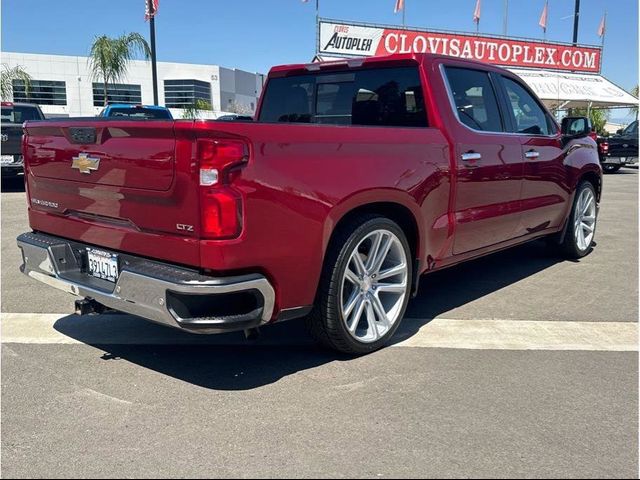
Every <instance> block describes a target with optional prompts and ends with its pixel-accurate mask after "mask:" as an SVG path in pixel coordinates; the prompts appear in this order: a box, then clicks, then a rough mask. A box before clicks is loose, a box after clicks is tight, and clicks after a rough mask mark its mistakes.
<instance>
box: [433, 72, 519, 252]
mask: <svg viewBox="0 0 640 480" xmlns="http://www.w3.org/2000/svg"><path fill="white" fill-rule="evenodd" d="M445 74H446V77H447V80H448V84H449V90H450V94H451V96H452V97H453V98H452V100H453V103H454V106H455V110H456V114H457V117H458V120H459V121H456V122H454V123H455V125H454V130H455V131H454V132H453V135H454V138H455V139H456V140H457V143H456V153H455V154H456V162H457V165H456V166H457V168H456V174H457V180H456V194H455V206H454V208H455V219H456V231H455V239H454V245H453V253H454V254H456V255H457V254H462V253H466V252H471V251H473V250H478V249H481V248H485V247H490V246H491V245H495V244H498V243H500V242H503V241H505V240H509V239H511V238H513V236H514V235H515V232H516V229H517V226H518V224H519V221H520V189H521V185H522V170H523V160H522V147H521V145H520V140H519V139H518V137H517V136H515V135H507V134H505V133H504V132H505V122H504V119H503V118H502V116H501V111H500V108H499V107H498V97H497V95H496V85H495V81H494V79H493V75H492V74H489V72H486V71H483V70H474V69H469V68H458V67H446V68H445Z"/></svg>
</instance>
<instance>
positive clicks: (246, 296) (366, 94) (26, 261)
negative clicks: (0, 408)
mask: <svg viewBox="0 0 640 480" xmlns="http://www.w3.org/2000/svg"><path fill="white" fill-rule="evenodd" d="M589 133H590V124H589V121H588V120H587V119H586V118H580V117H572V118H565V119H564V120H563V121H562V125H561V126H559V125H558V124H557V123H556V121H555V119H554V118H553V116H552V115H551V114H550V113H549V112H548V111H547V110H546V109H545V107H544V106H543V105H542V103H541V102H540V101H539V100H538V99H537V97H536V96H535V95H534V94H533V93H532V92H531V90H530V89H529V88H528V87H527V85H526V84H525V83H524V82H522V80H521V79H520V78H518V77H517V76H515V75H514V74H512V73H510V72H508V71H506V70H503V69H500V68H498V67H494V66H490V65H486V64H482V63H478V62H474V61H469V60H462V59H455V58H450V57H445V56H437V55H428V54H424V55H422V54H403V55H394V56H390V57H376V58H368V59H365V60H362V59H358V60H341V61H335V62H327V63H316V64H309V65H286V66H279V67H274V68H272V69H271V71H270V73H269V76H268V80H267V83H266V87H265V89H264V92H263V95H262V97H261V100H260V102H259V106H258V112H257V114H256V116H255V121H254V122H233V121H230V122H216V121H202V120H196V121H187V120H177V121H167V120H145V121H136V120H131V119H129V120H125V119H122V120H121V119H69V120H55V121H46V122H27V124H26V126H25V135H24V138H23V151H24V157H25V161H26V162H25V168H26V185H27V194H28V202H29V221H30V227H31V229H32V231H30V232H27V233H24V234H22V235H20V236H19V237H18V245H19V247H20V249H21V251H22V257H23V265H22V267H21V269H22V271H23V272H24V273H25V274H27V275H29V276H30V277H32V278H34V279H36V280H39V281H41V282H43V283H46V284H48V285H50V286H53V287H56V288H59V289H61V290H64V291H66V292H69V293H71V294H73V295H76V296H79V297H81V298H82V299H81V300H78V302H77V305H79V307H78V309H79V310H80V311H83V312H87V311H93V312H99V311H101V310H102V309H104V308H109V309H115V310H118V311H122V312H128V313H131V314H134V315H139V316H141V317H144V318H146V319H149V320H152V321H155V322H159V323H162V324H165V325H170V326H173V327H178V328H181V329H184V330H187V331H189V332H195V333H218V332H224V331H230V330H245V331H248V332H252V331H255V329H256V328H257V327H259V326H262V325H266V324H270V323H273V322H277V321H283V320H287V319H292V318H296V317H305V321H306V322H307V324H308V326H309V330H310V332H311V333H312V335H313V336H314V337H315V338H316V339H317V340H318V341H320V342H321V343H323V344H324V345H326V346H328V347H331V348H334V349H337V350H340V351H343V352H347V353H351V354H363V353H367V352H371V351H374V350H376V349H378V348H381V347H382V346H384V345H385V344H387V343H388V342H389V340H390V338H391V337H392V336H393V334H394V332H395V331H396V330H397V328H398V326H399V325H400V321H401V319H402V317H403V314H404V312H405V309H406V306H407V302H408V301H409V297H410V296H411V295H412V294H415V292H416V291H417V286H418V279H419V278H420V276H421V275H423V274H429V273H431V272H434V271H437V270H439V269H442V268H446V267H449V266H452V265H455V264H458V263H460V262H463V261H466V260H470V259H473V258H477V257H480V256H482V255H486V254H489V253H491V252H495V251H497V250H500V249H504V248H507V247H511V246H513V245H518V244H521V243H523V242H528V241H531V240H534V239H539V238H542V237H545V238H546V239H547V240H548V242H549V243H550V244H552V245H555V247H557V248H558V249H559V251H561V252H562V253H563V254H564V255H566V256H568V257H570V258H574V259H577V258H580V257H582V256H584V255H586V254H588V253H589V252H590V251H591V249H592V248H593V245H594V234H595V228H596V216H597V213H598V204H599V200H600V195H601V190H602V170H601V168H600V165H599V162H598V152H597V148H596V143H595V142H594V141H593V139H591V138H589V136H588V135H589Z"/></svg>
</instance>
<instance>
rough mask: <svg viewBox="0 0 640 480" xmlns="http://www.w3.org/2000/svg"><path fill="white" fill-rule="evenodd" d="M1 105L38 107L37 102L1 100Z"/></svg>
mask: <svg viewBox="0 0 640 480" xmlns="http://www.w3.org/2000/svg"><path fill="white" fill-rule="evenodd" d="M2 106H3V107H14V106H16V107H35V108H38V104H37V103H27V102H2Z"/></svg>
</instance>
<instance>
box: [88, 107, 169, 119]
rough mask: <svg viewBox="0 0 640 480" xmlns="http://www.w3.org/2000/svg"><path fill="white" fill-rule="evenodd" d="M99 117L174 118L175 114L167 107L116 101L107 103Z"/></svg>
mask: <svg viewBox="0 0 640 480" xmlns="http://www.w3.org/2000/svg"><path fill="white" fill-rule="evenodd" d="M98 116H99V117H110V118H113V117H127V118H135V119H138V120H144V119H148V120H173V116H172V115H171V112H170V111H169V109H168V108H167V107H159V106H157V105H131V104H127V103H114V104H112V105H107V106H106V107H104V109H103V110H102V111H101V112H100V113H99V114H98Z"/></svg>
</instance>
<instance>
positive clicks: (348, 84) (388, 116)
mask: <svg viewBox="0 0 640 480" xmlns="http://www.w3.org/2000/svg"><path fill="white" fill-rule="evenodd" d="M258 121H260V122H266V123H276V122H293V123H322V124H328V125H371V126H391V127H426V126H427V115H426V111H425V104H424V95H423V93H422V85H421V82H420V75H419V74H418V69H417V67H401V68H377V69H364V70H357V71H350V72H344V73H342V72H341V73H331V72H327V73H320V74H313V75H297V76H292V77H284V78H272V79H270V80H269V83H268V85H267V90H266V93H265V97H264V101H263V104H262V109H261V111H260V117H259V119H258Z"/></svg>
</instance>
